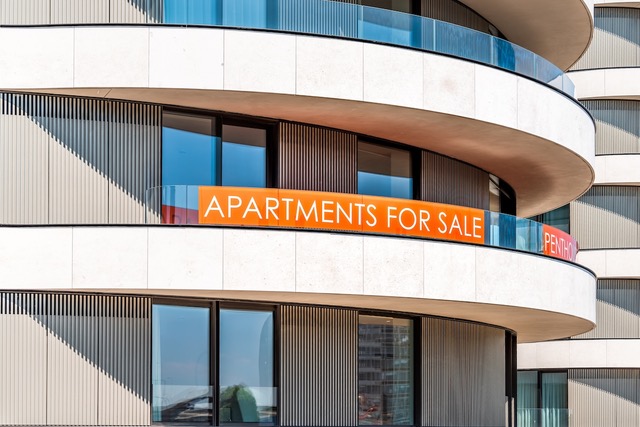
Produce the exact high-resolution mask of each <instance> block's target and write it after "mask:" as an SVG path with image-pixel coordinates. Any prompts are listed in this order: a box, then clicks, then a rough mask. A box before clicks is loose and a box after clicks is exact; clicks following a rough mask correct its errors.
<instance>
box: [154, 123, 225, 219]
mask: <svg viewBox="0 0 640 427" xmlns="http://www.w3.org/2000/svg"><path fill="white" fill-rule="evenodd" d="M162 117H163V127H162V185H163V188H162V205H163V206H165V207H166V206H171V207H175V208H180V209H189V210H192V211H193V210H197V209H198V188H197V186H198V185H215V184H216V182H217V176H218V174H219V171H218V169H219V167H218V157H219V153H218V152H219V150H220V138H219V137H216V136H214V135H213V133H214V128H215V120H214V119H213V118H208V117H200V116H190V115H183V114H174V113H165V114H163V116H162ZM185 214H186V212H182V216H184V215H185Z"/></svg>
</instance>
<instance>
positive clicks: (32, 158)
mask: <svg viewBox="0 0 640 427" xmlns="http://www.w3.org/2000/svg"><path fill="white" fill-rule="evenodd" d="M25 110H27V111H32V112H33V118H34V119H31V118H30V117H28V116H27V115H26V114H25ZM43 114H44V112H43V111H42V108H41V103H40V102H39V98H38V97H33V96H27V95H7V94H1V95H0V223H5V224H47V223H48V221H49V210H48V202H49V162H50V160H49V139H50V136H49V135H48V134H47V132H45V131H43V129H42V128H41V127H40V126H39V124H38V122H37V118H38V117H42V116H43Z"/></svg>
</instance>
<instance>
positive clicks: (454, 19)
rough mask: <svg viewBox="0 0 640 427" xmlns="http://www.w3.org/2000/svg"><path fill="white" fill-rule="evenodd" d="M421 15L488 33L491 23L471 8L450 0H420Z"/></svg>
mask: <svg viewBox="0 0 640 427" xmlns="http://www.w3.org/2000/svg"><path fill="white" fill-rule="evenodd" d="M421 15H422V16H428V17H429V18H433V19H437V20H439V21H445V22H451V23H452V24H456V25H461V26H463V27H467V28H472V29H474V30H477V31H482V32H484V33H489V32H490V31H489V27H490V25H491V24H489V22H488V21H487V20H486V19H484V18H483V17H482V16H480V15H478V14H477V13H476V12H474V11H473V10H472V9H469V8H468V7H466V6H464V5H462V4H461V3H458V2H456V1H451V0H422V11H421Z"/></svg>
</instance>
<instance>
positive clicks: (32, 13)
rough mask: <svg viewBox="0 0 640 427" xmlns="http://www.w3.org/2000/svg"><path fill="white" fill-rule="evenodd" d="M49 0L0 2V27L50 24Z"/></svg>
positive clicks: (5, 0) (8, 0)
mask: <svg viewBox="0 0 640 427" xmlns="http://www.w3.org/2000/svg"><path fill="white" fill-rule="evenodd" d="M50 3H51V1H50V0H0V25H7V24H10V25H39V24H50V23H51V22H50V10H51V5H50Z"/></svg>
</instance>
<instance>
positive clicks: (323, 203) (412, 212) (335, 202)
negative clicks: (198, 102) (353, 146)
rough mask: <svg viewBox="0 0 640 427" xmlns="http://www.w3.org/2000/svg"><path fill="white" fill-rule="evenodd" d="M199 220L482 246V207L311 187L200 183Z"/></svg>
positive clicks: (204, 222) (213, 222)
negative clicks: (265, 186)
mask: <svg viewBox="0 0 640 427" xmlns="http://www.w3.org/2000/svg"><path fill="white" fill-rule="evenodd" d="M198 208H199V209H198V221H199V223H200V224H223V225H237V226H243V225H244V226H268V227H286V228H308V229H325V230H341V231H359V232H365V233H379V234H395V235H405V236H415V237H426V238H433V239H443V240H455V241H460V242H470V243H479V244H484V211H483V210H480V209H473V208H466V207H460V206H451V205H443V204H439V203H430V202H421V201H415V200H405V199H392V198H387V197H375V196H362V195H356V194H340V193H324V192H316V191H313V192H311V191H297V190H278V189H259V188H239V187H204V186H203V187H200V190H199V206H198Z"/></svg>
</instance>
